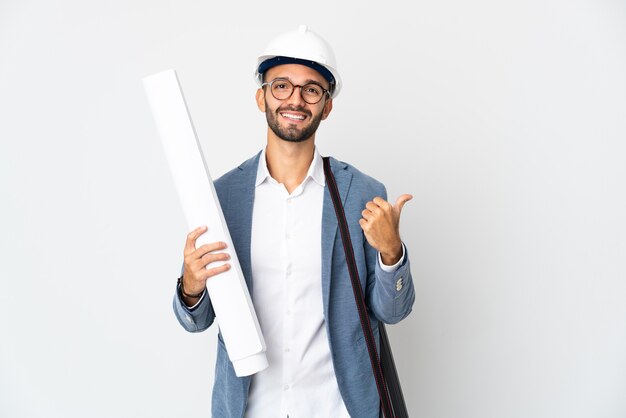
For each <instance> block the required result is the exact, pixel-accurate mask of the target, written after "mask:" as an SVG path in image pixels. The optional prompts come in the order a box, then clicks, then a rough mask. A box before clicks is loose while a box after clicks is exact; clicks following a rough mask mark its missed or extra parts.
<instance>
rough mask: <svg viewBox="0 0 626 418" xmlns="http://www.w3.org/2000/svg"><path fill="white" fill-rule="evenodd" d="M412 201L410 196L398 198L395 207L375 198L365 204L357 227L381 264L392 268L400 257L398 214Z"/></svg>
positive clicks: (404, 195) (400, 243) (405, 195)
mask: <svg viewBox="0 0 626 418" xmlns="http://www.w3.org/2000/svg"><path fill="white" fill-rule="evenodd" d="M411 199H413V196H411V195H410V194H403V195H402V196H400V197H398V200H396V203H395V205H391V203H389V202H387V201H386V200H385V199H383V198H382V197H375V198H374V199H373V200H372V201H370V202H367V204H366V205H365V209H364V210H363V212H361V216H363V218H361V220H359V225H361V228H362V229H363V232H364V233H365V238H366V239H367V242H369V243H370V245H371V246H372V247H374V248H376V249H377V250H378V251H379V252H380V255H381V258H382V260H383V263H384V264H386V265H388V266H392V265H394V264H396V263H397V262H398V261H399V260H400V258H401V257H402V241H401V240H400V212H401V211H402V207H403V206H404V204H405V203H406V202H408V201H409V200H411Z"/></svg>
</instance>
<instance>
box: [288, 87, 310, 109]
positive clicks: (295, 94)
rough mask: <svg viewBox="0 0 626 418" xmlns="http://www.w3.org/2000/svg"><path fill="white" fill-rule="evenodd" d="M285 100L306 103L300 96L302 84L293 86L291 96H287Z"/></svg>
mask: <svg viewBox="0 0 626 418" xmlns="http://www.w3.org/2000/svg"><path fill="white" fill-rule="evenodd" d="M286 101H287V102H288V103H293V104H300V105H302V104H306V102H305V101H304V99H303V98H302V86H293V91H292V92H291V97H289V98H288V99H287V100H286Z"/></svg>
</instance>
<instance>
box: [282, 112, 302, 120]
mask: <svg viewBox="0 0 626 418" xmlns="http://www.w3.org/2000/svg"><path fill="white" fill-rule="evenodd" d="M281 116H282V117H284V118H288V119H295V120H304V116H301V115H292V114H290V113H281Z"/></svg>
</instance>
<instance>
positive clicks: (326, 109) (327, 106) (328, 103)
mask: <svg viewBox="0 0 626 418" xmlns="http://www.w3.org/2000/svg"><path fill="white" fill-rule="evenodd" d="M331 110H333V99H328V100H326V103H324V110H322V120H324V119H326V118H327V117H328V115H329V114H330V111H331Z"/></svg>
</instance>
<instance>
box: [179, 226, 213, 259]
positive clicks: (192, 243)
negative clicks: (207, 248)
mask: <svg viewBox="0 0 626 418" xmlns="http://www.w3.org/2000/svg"><path fill="white" fill-rule="evenodd" d="M207 229H208V228H207V227H206V225H205V226H200V227H198V228H196V229H194V230H193V231H191V232H190V233H189V234H187V241H186V242H185V254H188V253H191V252H193V251H194V250H195V249H196V240H197V239H198V237H199V236H200V235H202V234H204V233H205V232H206V230H207Z"/></svg>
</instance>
